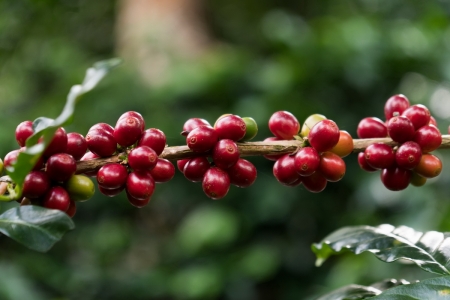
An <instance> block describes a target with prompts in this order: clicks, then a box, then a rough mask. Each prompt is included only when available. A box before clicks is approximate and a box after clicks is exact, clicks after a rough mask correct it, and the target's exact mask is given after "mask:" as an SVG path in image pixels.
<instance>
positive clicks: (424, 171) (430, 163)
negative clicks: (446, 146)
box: [414, 153, 442, 178]
mask: <svg viewBox="0 0 450 300" xmlns="http://www.w3.org/2000/svg"><path fill="white" fill-rule="evenodd" d="M414 171H415V172H416V173H417V174H419V175H420V176H422V177H425V178H433V177H436V176H438V175H439V174H441V171H442V162H441V160H440V159H439V158H438V157H437V156H435V155H433V154H429V153H425V154H422V158H421V159H420V162H419V164H418V165H417V167H415V168H414Z"/></svg>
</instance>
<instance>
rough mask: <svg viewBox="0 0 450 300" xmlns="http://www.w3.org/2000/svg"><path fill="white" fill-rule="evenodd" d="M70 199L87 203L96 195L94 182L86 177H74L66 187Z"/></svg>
mask: <svg viewBox="0 0 450 300" xmlns="http://www.w3.org/2000/svg"><path fill="white" fill-rule="evenodd" d="M64 187H65V189H66V190H67V192H68V193H69V196H70V199H72V200H74V201H80V202H82V201H86V200H88V199H89V198H91V197H92V196H93V195H94V193H95V186H94V183H93V182H92V180H91V179H90V178H89V177H87V176H84V175H73V176H72V177H70V179H69V180H68V181H67V182H66V183H65V185H64Z"/></svg>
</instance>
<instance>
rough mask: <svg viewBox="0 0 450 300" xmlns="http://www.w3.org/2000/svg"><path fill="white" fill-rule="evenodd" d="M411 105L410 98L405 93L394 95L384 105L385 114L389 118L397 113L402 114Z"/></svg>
mask: <svg viewBox="0 0 450 300" xmlns="http://www.w3.org/2000/svg"><path fill="white" fill-rule="evenodd" d="M408 107H409V100H408V98H406V97H405V96H404V95H401V94H400V95H394V96H392V97H391V98H389V99H388V100H387V101H386V104H385V105H384V115H385V117H386V120H389V119H390V118H392V117H393V116H394V114H395V113H397V114H398V115H401V114H402V113H403V112H404V111H405V110H406V109H407V108H408Z"/></svg>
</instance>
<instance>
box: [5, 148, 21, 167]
mask: <svg viewBox="0 0 450 300" xmlns="http://www.w3.org/2000/svg"><path fill="white" fill-rule="evenodd" d="M20 152H21V151H20V149H16V150H12V151H10V152H8V153H7V154H6V155H5V158H4V159H3V167H4V168H6V167H9V166H11V165H13V164H14V163H15V162H16V160H17V157H18V156H19V153H20Z"/></svg>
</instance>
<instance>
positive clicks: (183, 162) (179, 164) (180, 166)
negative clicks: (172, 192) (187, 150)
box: [177, 158, 190, 173]
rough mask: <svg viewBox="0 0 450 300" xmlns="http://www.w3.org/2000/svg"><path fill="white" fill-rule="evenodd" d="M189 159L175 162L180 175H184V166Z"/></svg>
mask: <svg viewBox="0 0 450 300" xmlns="http://www.w3.org/2000/svg"><path fill="white" fill-rule="evenodd" d="M189 160H190V158H185V159H180V160H177V168H178V170H179V171H180V172H181V173H184V166H186V164H187V163H188V162H189Z"/></svg>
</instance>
